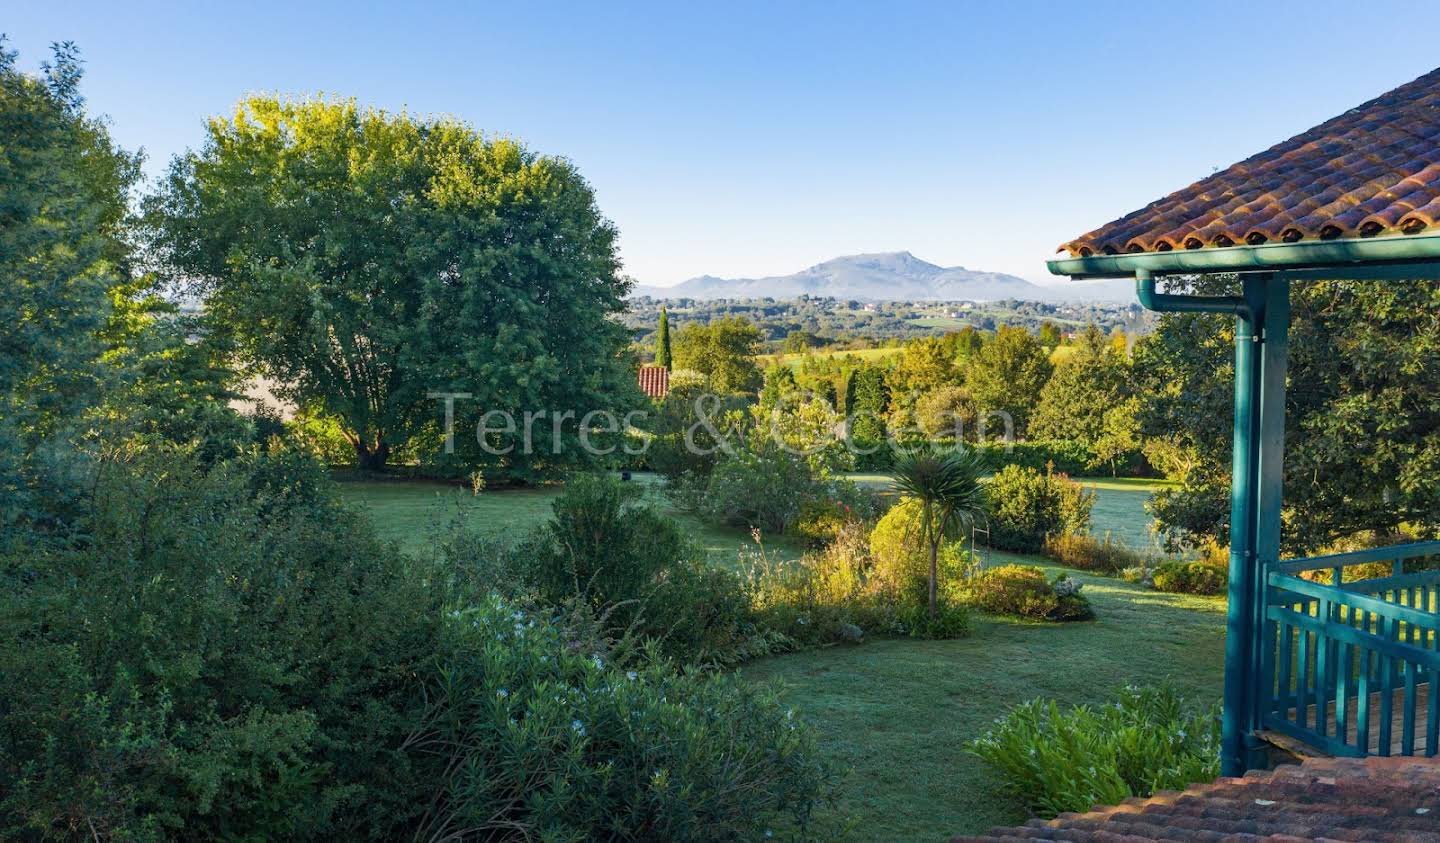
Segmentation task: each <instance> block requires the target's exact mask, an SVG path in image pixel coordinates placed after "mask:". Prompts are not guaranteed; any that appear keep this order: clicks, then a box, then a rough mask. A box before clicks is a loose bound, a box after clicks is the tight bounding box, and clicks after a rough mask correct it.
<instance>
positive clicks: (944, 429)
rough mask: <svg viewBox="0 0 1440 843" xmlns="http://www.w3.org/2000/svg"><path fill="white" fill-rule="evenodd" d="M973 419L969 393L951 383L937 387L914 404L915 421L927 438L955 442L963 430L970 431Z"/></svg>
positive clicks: (974, 414)
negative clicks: (945, 439)
mask: <svg viewBox="0 0 1440 843" xmlns="http://www.w3.org/2000/svg"><path fill="white" fill-rule="evenodd" d="M976 418H977V416H976V412H975V402H974V401H973V400H971V398H970V393H968V392H966V391H965V389H964V387H960V386H955V385H953V384H951V385H946V386H941V387H940V388H938V389H936V390H934V391H932V392H930V393H927V394H926V395H925V396H923V397H922V398H920V399H919V400H918V401H916V402H915V422H916V424H918V425H919V426H920V429H921V430H923V431H925V433H926V434H927V435H929V436H950V437H954V438H955V439H956V440H959V439H961V438H963V435H962V434H963V433H964V432H965V430H966V429H970V430H972V432H973V429H974V424H975V420H976Z"/></svg>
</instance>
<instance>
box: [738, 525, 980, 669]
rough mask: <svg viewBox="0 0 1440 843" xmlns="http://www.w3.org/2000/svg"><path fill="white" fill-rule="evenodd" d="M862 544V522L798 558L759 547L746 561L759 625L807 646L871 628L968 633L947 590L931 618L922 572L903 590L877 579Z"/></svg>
mask: <svg viewBox="0 0 1440 843" xmlns="http://www.w3.org/2000/svg"><path fill="white" fill-rule="evenodd" d="M866 545H867V534H866V531H865V528H864V526H863V525H861V524H859V523H858V522H850V523H849V524H847V525H846V526H845V527H844V528H843V529H842V530H841V532H840V534H839V535H838V536H837V537H836V539H835V541H833V542H832V543H831V544H829V545H827V546H826V547H825V548H824V549H823V550H821V551H818V552H812V553H809V554H806V556H805V557H804V558H802V559H800V560H799V561H797V562H781V563H775V562H772V561H771V560H770V559H769V558H768V557H767V556H766V555H765V554H764V552H763V548H762V549H761V550H760V552H759V553H758V554H756V558H755V559H754V560H752V565H751V592H752V594H753V600H754V605H755V607H756V610H757V612H758V613H759V615H760V617H761V619H762V621H763V623H764V624H765V626H767V627H768V628H770V629H773V630H774V631H776V632H777V633H780V634H783V635H784V636H786V637H787V638H788V639H789V640H790V641H791V642H793V643H795V644H798V645H808V646H814V645H818V644H828V643H832V642H837V641H851V642H854V641H858V640H860V639H861V638H862V637H863V636H864V635H866V634H870V633H874V634H879V635H904V636H910V637H914V638H956V637H960V636H963V635H966V634H968V633H969V632H970V615H969V611H968V610H967V609H966V607H965V606H964V605H963V604H962V603H960V602H959V601H957V600H955V599H953V598H952V597H950V596H949V595H946V596H945V597H944V599H942V600H941V601H940V604H939V606H938V612H937V614H936V617H935V618H934V619H933V620H932V619H931V618H930V617H929V613H928V611H927V606H926V594H925V588H924V582H925V581H924V580H923V579H922V580H921V586H920V587H919V588H918V589H916V588H910V589H908V590H897V589H894V588H890V587H888V586H887V585H886V584H884V582H883V581H877V580H876V579H875V578H874V570H875V569H874V566H873V563H872V561H871V559H870V556H869V553H868V551H867V547H866ZM922 576H923V574H922Z"/></svg>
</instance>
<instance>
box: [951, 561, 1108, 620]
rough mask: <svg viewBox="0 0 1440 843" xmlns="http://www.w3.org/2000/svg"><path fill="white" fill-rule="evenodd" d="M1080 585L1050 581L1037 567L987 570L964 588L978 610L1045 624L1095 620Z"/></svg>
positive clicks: (1066, 580)
mask: <svg viewBox="0 0 1440 843" xmlns="http://www.w3.org/2000/svg"><path fill="white" fill-rule="evenodd" d="M1080 589H1081V584H1080V583H1079V582H1077V581H1075V580H1073V579H1070V578H1069V577H1068V576H1066V575H1064V574H1060V575H1058V576H1056V577H1055V579H1053V580H1051V579H1047V578H1046V576H1045V572H1044V571H1043V570H1041V569H1040V568H1037V567H1035V566H1034V565H1001V566H1000V567H998V568H987V569H985V570H983V571H981V572H980V573H979V574H978V575H977V576H975V577H973V578H972V579H970V581H969V582H967V583H966V585H965V595H966V597H967V598H968V599H969V601H970V602H971V603H972V604H973V605H974V606H976V607H977V608H980V609H983V610H984V611H986V612H990V613H992V614H996V615H1014V616H1016V617H1022V618H1030V619H1032V620H1043V621H1077V620H1088V619H1090V618H1092V617H1094V616H1095V613H1094V611H1093V610H1092V609H1091V608H1090V601H1089V600H1087V599H1086V598H1085V595H1083V594H1081V593H1080Z"/></svg>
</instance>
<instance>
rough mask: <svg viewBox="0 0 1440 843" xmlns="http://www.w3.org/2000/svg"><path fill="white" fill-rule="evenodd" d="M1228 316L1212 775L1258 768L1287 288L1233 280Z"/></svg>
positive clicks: (1276, 532) (1274, 555)
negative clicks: (1221, 625)
mask: <svg viewBox="0 0 1440 843" xmlns="http://www.w3.org/2000/svg"><path fill="white" fill-rule="evenodd" d="M1242 279H1243V280H1242V285H1243V292H1242V295H1241V299H1242V300H1243V302H1244V306H1243V307H1241V308H1237V310H1236V317H1235V419H1234V449H1233V459H1232V464H1231V487H1230V577H1229V603H1228V609H1227V614H1226V624H1225V699H1224V716H1223V721H1222V736H1221V759H1220V766H1221V773H1222V774H1224V775H1227V776H1238V775H1242V774H1244V772H1245V771H1246V770H1248V769H1251V768H1253V767H1257V766H1260V765H1261V764H1263V763H1264V757H1263V749H1262V748H1261V745H1260V742H1259V740H1258V738H1257V737H1256V734H1255V733H1256V731H1257V730H1258V729H1259V728H1260V726H1261V720H1262V717H1263V713H1262V712H1261V706H1262V698H1263V696H1264V695H1263V693H1262V691H1263V687H1262V686H1263V683H1264V682H1265V680H1266V677H1267V676H1268V675H1269V669H1270V665H1269V664H1268V656H1267V648H1266V646H1265V643H1264V640H1263V632H1264V629H1265V618H1264V614H1263V613H1264V608H1265V607H1264V594H1265V582H1264V578H1265V569H1266V567H1267V566H1268V565H1270V564H1273V563H1274V562H1276V561H1278V559H1279V556H1280V507H1281V494H1282V484H1283V473H1284V471H1283V470H1284V448H1285V367H1286V361H1287V357H1288V351H1289V327H1290V282H1289V279H1287V278H1286V277H1285V276H1283V275H1281V274H1277V273H1253V274H1247V275H1244V276H1242Z"/></svg>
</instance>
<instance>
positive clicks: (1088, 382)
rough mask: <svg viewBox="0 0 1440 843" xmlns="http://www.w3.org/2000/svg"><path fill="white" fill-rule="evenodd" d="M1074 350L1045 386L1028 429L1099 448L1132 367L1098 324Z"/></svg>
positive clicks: (1124, 393) (1031, 432) (1126, 390)
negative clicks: (1107, 413) (1111, 344)
mask: <svg viewBox="0 0 1440 843" xmlns="http://www.w3.org/2000/svg"><path fill="white" fill-rule="evenodd" d="M1074 349H1075V350H1074V353H1072V354H1071V355H1070V356H1068V357H1066V358H1065V359H1064V360H1062V361H1061V362H1060V363H1059V364H1058V365H1056V366H1055V372H1054V374H1052V375H1051V376H1050V379H1049V380H1048V381H1047V382H1046V383H1045V386H1044V388H1043V389H1041V390H1040V400H1039V402H1038V403H1037V405H1036V407H1035V417H1034V419H1033V421H1032V422H1031V424H1030V428H1029V431H1028V433H1029V435H1030V436H1032V437H1035V438H1043V439H1068V440H1073V441H1076V442H1080V443H1082V444H1084V445H1086V446H1087V447H1090V448H1094V447H1095V445H1096V443H1098V442H1099V441H1100V440H1101V438H1102V437H1103V436H1104V434H1105V414H1106V412H1108V411H1109V410H1110V409H1111V408H1113V407H1115V406H1117V405H1119V404H1120V403H1121V402H1122V401H1124V400H1125V398H1126V397H1127V395H1128V394H1129V384H1130V371H1129V368H1130V367H1129V365H1128V362H1127V361H1126V360H1125V358H1124V356H1123V355H1122V354H1119V353H1116V352H1115V351H1113V350H1112V349H1111V348H1110V346H1109V343H1108V342H1107V340H1106V338H1105V335H1104V334H1102V333H1100V331H1099V329H1098V328H1096V327H1095V326H1094V325H1091V326H1089V327H1088V328H1087V329H1086V330H1085V332H1084V333H1083V334H1081V336H1080V339H1079V340H1078V341H1077V342H1076V344H1075V346H1074Z"/></svg>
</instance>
